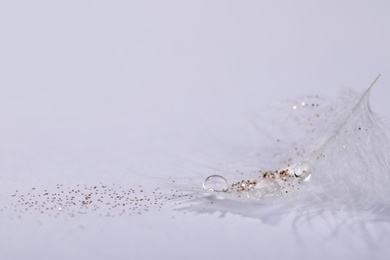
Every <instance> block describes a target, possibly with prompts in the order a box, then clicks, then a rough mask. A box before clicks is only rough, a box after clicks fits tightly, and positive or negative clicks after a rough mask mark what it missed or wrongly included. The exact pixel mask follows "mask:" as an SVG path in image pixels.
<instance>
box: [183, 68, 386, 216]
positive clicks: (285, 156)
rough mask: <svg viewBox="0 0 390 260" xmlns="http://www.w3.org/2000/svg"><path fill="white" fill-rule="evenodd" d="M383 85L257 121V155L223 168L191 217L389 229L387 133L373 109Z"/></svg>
mask: <svg viewBox="0 0 390 260" xmlns="http://www.w3.org/2000/svg"><path fill="white" fill-rule="evenodd" d="M378 78H379V76H378ZM378 78H377V79H378ZM377 79H375V81H374V82H373V83H372V85H371V86H370V87H369V88H368V89H367V90H366V91H364V92H363V93H361V94H357V93H355V92H354V91H344V92H343V93H342V94H341V95H340V97H339V98H338V99H336V100H334V101H333V102H326V101H325V100H324V99H322V98H319V97H318V96H307V97H305V98H304V99H301V100H300V101H299V102H291V101H287V102H277V103H275V104H273V105H272V106H271V107H270V108H269V109H268V110H267V112H266V113H264V114H262V115H261V116H260V117H258V118H257V120H254V125H255V128H256V131H257V132H258V133H260V134H261V135H262V136H263V138H260V139H259V140H260V141H259V145H258V147H257V149H256V150H255V151H253V152H252V153H250V154H249V155H247V156H246V158H245V159H244V160H242V161H240V162H238V163H235V164H233V165H230V166H226V167H223V168H222V169H221V170H220V172H222V174H221V175H223V176H220V175H212V176H209V177H208V178H206V180H205V182H204V183H203V189H204V190H203V191H197V193H198V199H197V200H196V201H191V203H190V205H188V204H187V206H186V207H184V209H190V210H193V211H196V212H215V211H216V212H221V213H222V214H226V213H228V212H229V213H237V214H241V215H245V216H249V217H256V218H260V219H262V220H263V221H264V222H268V223H277V222H278V221H279V220H280V219H281V218H282V217H283V216H285V215H286V214H289V213H291V212H295V213H298V216H307V217H308V216H312V215H313V214H314V215H316V214H323V213H324V212H332V213H337V214H338V215H346V216H351V215H353V216H359V217H364V219H365V220H385V221H390V209H389V202H390V189H389V188H388V187H389V186H390V162H389V151H390V142H389V136H388V128H387V127H386V125H385V124H384V122H383V121H382V120H381V119H380V118H379V117H378V116H377V115H376V114H375V113H373V112H372V111H371V109H370V106H369V96H370V91H371V89H372V87H373V85H374V83H375V82H376V81H377ZM264 137H265V138H264ZM237 172H241V173H242V174H241V175H239V176H237ZM243 178H244V179H243ZM228 180H229V181H230V183H229V184H228ZM232 180H233V181H232Z"/></svg>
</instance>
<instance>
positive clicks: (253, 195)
mask: <svg viewBox="0 0 390 260" xmlns="http://www.w3.org/2000/svg"><path fill="white" fill-rule="evenodd" d="M247 197H248V199H252V200H258V199H260V198H261V191H260V190H258V189H255V188H253V189H250V190H249V191H248V194H247Z"/></svg>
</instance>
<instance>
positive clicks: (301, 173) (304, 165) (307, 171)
mask: <svg viewBox="0 0 390 260" xmlns="http://www.w3.org/2000/svg"><path fill="white" fill-rule="evenodd" d="M312 173H313V165H312V164H311V163H309V162H307V161H302V162H300V163H298V164H297V165H296V166H295V168H294V174H295V177H299V178H302V179H303V180H304V181H308V180H309V179H310V176H311V174H312Z"/></svg>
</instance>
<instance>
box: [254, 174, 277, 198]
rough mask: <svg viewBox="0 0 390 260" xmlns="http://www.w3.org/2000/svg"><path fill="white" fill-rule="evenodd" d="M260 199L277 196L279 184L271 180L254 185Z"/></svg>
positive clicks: (264, 180)
mask: <svg viewBox="0 0 390 260" xmlns="http://www.w3.org/2000/svg"><path fill="white" fill-rule="evenodd" d="M256 189H257V190H258V191H259V192H260V196H261V197H272V196H277V195H278V194H279V192H280V186H279V184H278V183H277V182H276V181H275V180H273V179H269V178H267V179H263V180H261V181H260V182H259V183H257V185H256Z"/></svg>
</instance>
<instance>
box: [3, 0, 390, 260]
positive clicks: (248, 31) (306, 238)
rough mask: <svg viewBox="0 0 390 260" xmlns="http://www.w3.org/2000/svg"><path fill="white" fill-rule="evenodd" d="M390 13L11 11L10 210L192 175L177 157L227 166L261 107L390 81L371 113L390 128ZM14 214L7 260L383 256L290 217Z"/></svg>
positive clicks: (78, 7)
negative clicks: (42, 198)
mask: <svg viewBox="0 0 390 260" xmlns="http://www.w3.org/2000/svg"><path fill="white" fill-rule="evenodd" d="M389 13H390V4H389V2H388V1H384V0H383V1H379V0H375V1H99V0H97V1H82V0H78V1H61V2H60V1H2V2H1V3H0V120H1V124H0V185H1V190H0V199H1V201H0V205H2V206H4V205H8V204H9V203H10V202H11V200H12V199H11V194H12V192H13V191H14V190H15V189H23V188H30V187H33V186H37V185H40V186H42V187H44V186H45V185H48V186H49V185H54V184H56V183H94V182H99V181H103V182H110V183H115V182H120V183H122V184H124V183H126V184H127V183H130V184H129V185H133V184H137V182H136V181H137V179H139V178H140V176H139V175H142V174H146V173H147V174H148V175H150V176H155V177H161V178H166V177H168V176H169V177H172V178H175V177H177V178H181V177H187V178H190V177H191V174H194V172H193V170H191V169H187V170H183V168H180V167H179V165H180V164H181V163H182V162H181V161H180V159H178V158H180V156H182V157H185V158H192V157H194V158H195V157H196V158H195V159H194V160H195V161H198V160H199V158H206V157H207V158H209V161H208V163H210V162H214V164H217V163H218V162H219V160H220V159H221V158H224V155H223V154H225V155H226V154H229V152H231V151H232V150H233V149H229V148H226V147H225V148H226V149H222V148H221V147H220V146H215V145H212V144H210V142H213V140H214V141H215V142H217V141H216V140H220V139H221V140H228V139H229V138H231V137H234V140H231V141H232V142H233V143H240V142H242V143H243V144H249V143H250V140H248V137H246V136H245V135H244V134H243V133H244V132H245V131H244V130H243V131H242V134H240V128H241V127H242V126H243V125H245V121H246V119H247V115H248V114H250V113H253V112H256V111H258V110H260V109H261V107H262V106H264V105H265V104H267V103H270V102H272V101H275V100H279V99H286V98H295V97H299V96H301V95H306V94H320V95H322V96H336V95H337V93H338V90H339V89H340V88H342V87H351V88H353V89H357V90H363V89H365V88H367V87H368V86H369V84H370V83H371V82H372V80H373V79H374V78H375V77H376V76H377V74H379V73H381V74H382V77H381V79H380V81H379V82H378V83H377V86H376V87H375V88H374V90H373V92H372V107H373V109H374V110H375V111H376V112H378V113H379V114H382V115H383V116H384V117H387V118H388V117H389V116H390V114H389V110H388V108H389V106H388V98H389V94H390V91H389V86H390V48H389V46H390V30H389V25H390V15H389ZM226 125H229V126H230V127H229V128H227V127H226ZM232 126H235V127H232ZM222 146H223V145H222ZM248 149H249V148H248ZM206 151H207V152H206ZM226 151H228V152H226ZM235 153H236V154H239V151H235ZM205 154H207V156H206V155H205ZM236 154H233V155H231V156H233V157H234V156H235V155H236ZM179 155H180V156H179ZM175 158H176V159H175ZM210 158H211V159H210ZM213 158H215V160H214V159H213ZM217 158H218V159H217ZM213 160H214V161H213ZM175 164H176V165H177V166H178V167H177V168H175ZM134 172H137V173H138V175H137V176H136V175H134ZM196 174H198V175H203V173H199V172H198V173H196ZM204 176H207V173H204ZM172 216H175V218H174V219H172ZM11 218H12V213H11V212H8V211H7V210H5V211H2V212H0V232H1V233H0V258H1V259H29V258H31V259H37V258H38V257H41V259H53V258H54V259H71V258H73V259H107V258H108V257H110V256H115V257H116V258H117V259H152V258H158V257H160V258H164V259H166V258H168V256H170V258H171V259H202V258H217V259H220V258H225V259H237V258H239V259H247V258H248V259H249V258H256V259H257V258H268V257H274V258H275V257H284V258H293V259H295V258H308V259H312V258H313V257H320V258H323V259H327V258H329V257H335V256H340V257H341V256H344V257H350V258H352V257H353V258H354V259H359V258H362V259H367V258H368V257H369V256H371V257H372V256H373V257H377V258H386V257H385V256H386V251H385V250H384V249H383V248H381V247H379V248H376V247H375V245H368V244H365V243H363V244H362V245H359V246H356V244H354V246H347V245H345V244H344V243H340V241H344V242H345V241H346V240H348V241H349V240H354V238H352V235H348V233H346V234H345V237H343V236H340V237H339V238H338V239H333V240H326V238H324V237H323V236H322V235H321V234H320V232H317V231H314V229H316V228H313V229H310V228H306V229H305V231H302V232H303V233H302V234H303V235H302V241H300V242H299V243H298V244H299V246H297V245H296V243H295V242H294V240H296V239H297V238H296V236H295V235H294V234H293V233H294V232H293V231H292V224H291V219H287V220H285V221H283V222H281V223H278V224H277V225H269V224H264V223H261V221H260V220H259V219H256V218H244V217H240V216H236V215H229V214H228V215H226V216H225V217H223V218H219V217H218V214H210V215H196V214H186V215H183V214H176V213H173V212H170V211H169V213H165V214H163V213H160V214H149V215H143V216H141V217H138V218H132V219H126V218H121V219H120V220H105V219H98V220H95V219H89V218H88V216H84V217H79V218H78V219H76V220H74V222H61V221H60V220H54V219H50V218H47V219H46V218H45V217H39V216H36V217H31V218H23V219H21V220H16V219H13V220H11ZM37 221H40V223H44V225H37V224H36V223H37ZM80 225H82V226H83V229H81V228H79V227H80ZM320 229H321V228H320ZM351 243H352V242H351ZM352 244H353V243H352ZM387 254H388V252H387Z"/></svg>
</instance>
